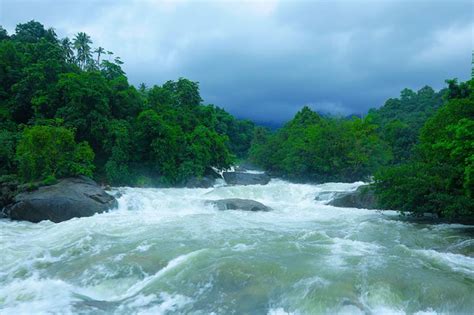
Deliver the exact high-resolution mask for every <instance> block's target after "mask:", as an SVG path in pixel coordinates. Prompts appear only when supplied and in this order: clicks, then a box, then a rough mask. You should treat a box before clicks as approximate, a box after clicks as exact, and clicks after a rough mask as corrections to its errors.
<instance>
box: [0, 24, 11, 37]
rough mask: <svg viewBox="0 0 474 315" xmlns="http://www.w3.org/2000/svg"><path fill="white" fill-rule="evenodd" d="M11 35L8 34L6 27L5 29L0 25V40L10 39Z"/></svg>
mask: <svg viewBox="0 0 474 315" xmlns="http://www.w3.org/2000/svg"><path fill="white" fill-rule="evenodd" d="M9 38H10V36H8V32H7V30H6V29H4V28H3V27H2V26H1V25H0V41H2V40H5V39H9Z"/></svg>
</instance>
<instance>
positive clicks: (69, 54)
mask: <svg viewBox="0 0 474 315" xmlns="http://www.w3.org/2000/svg"><path fill="white" fill-rule="evenodd" d="M61 47H62V48H63V51H64V56H65V57H66V61H67V62H74V50H73V47H72V42H71V40H70V39H69V38H68V37H66V38H63V39H62V40H61Z"/></svg>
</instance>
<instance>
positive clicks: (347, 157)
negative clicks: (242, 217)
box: [250, 107, 390, 182]
mask: <svg viewBox="0 0 474 315" xmlns="http://www.w3.org/2000/svg"><path fill="white" fill-rule="evenodd" d="M250 157H251V159H252V161H253V162H255V163H256V164H258V165H260V166H262V167H264V168H265V169H267V170H269V171H271V172H273V173H275V174H278V175H280V176H284V177H287V178H290V179H296V180H310V181H318V182H322V181H328V180H333V181H354V180H359V179H364V178H366V177H367V176H369V175H371V174H373V172H374V171H375V170H376V169H377V168H378V167H379V166H380V165H382V164H384V163H386V162H387V160H388V159H389V158H390V154H389V152H388V150H387V148H386V145H385V144H384V143H383V142H382V141H381V140H380V138H379V137H378V135H377V132H376V126H375V125H372V124H370V123H369V122H368V121H367V120H361V119H359V118H354V119H350V120H348V119H338V118H331V117H322V116H320V115H318V114H317V113H315V112H313V111H311V110H310V109H309V108H308V107H304V108H303V109H302V110H301V111H300V112H298V113H297V114H296V116H295V117H294V118H293V120H291V121H290V122H288V123H287V124H286V125H285V126H284V127H283V128H281V129H280V130H278V131H277V132H276V133H274V134H268V133H267V132H265V131H264V130H262V129H258V130H257V131H256V132H255V137H254V141H253V146H252V148H251V155H250Z"/></svg>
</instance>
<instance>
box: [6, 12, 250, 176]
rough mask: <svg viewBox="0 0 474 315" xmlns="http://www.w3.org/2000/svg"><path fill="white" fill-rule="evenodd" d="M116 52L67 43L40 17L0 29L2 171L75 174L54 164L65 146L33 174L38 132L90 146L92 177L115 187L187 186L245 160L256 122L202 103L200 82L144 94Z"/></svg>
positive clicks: (81, 36)
mask: <svg viewBox="0 0 474 315" xmlns="http://www.w3.org/2000/svg"><path fill="white" fill-rule="evenodd" d="M94 54H95V55H96V57H94ZM112 54H113V53H112V52H110V51H107V50H105V48H103V47H94V46H93V42H92V39H91V38H90V36H89V35H87V34H86V33H83V32H79V33H77V34H76V35H75V36H74V38H73V39H72V40H70V39H69V38H62V39H59V38H58V37H57V35H56V33H55V32H54V30H53V29H45V28H44V26H43V25H42V24H41V23H39V22H36V21H30V22H27V23H24V24H19V25H18V26H17V28H16V31H15V34H12V35H11V36H8V34H7V32H6V31H5V30H4V29H3V28H1V29H0V125H1V127H2V129H1V132H0V142H1V143H2V148H1V149H0V160H1V161H2V167H1V168H0V171H1V172H2V174H6V173H17V172H18V173H21V174H22V175H21V176H22V178H23V179H24V180H25V181H27V180H37V179H40V177H45V176H49V175H55V176H66V175H71V174H73V173H74V172H72V171H58V170H57V169H56V168H55V167H53V166H52V165H53V164H54V163H59V162H58V161H63V159H71V158H72V155H71V154H73V153H71V152H74V150H72V151H71V150H69V151H68V150H62V149H58V151H57V152H59V153H58V154H59V155H61V153H60V152H63V156H62V157H55V158H54V159H52V160H51V161H50V162H51V163H50V164H48V165H45V169H41V170H36V171H34V172H32V175H31V176H26V174H27V172H29V171H31V170H32V169H34V168H35V166H32V165H33V164H34V163H36V162H34V161H36V160H37V159H39V160H41V159H43V158H45V157H43V155H41V154H40V155H38V156H35V155H34V153H33V151H34V150H36V149H38V148H35V147H34V143H30V144H29V145H26V143H27V140H26V139H32V137H33V136H35V138H34V139H40V138H41V139H43V140H42V141H43V142H44V146H45V148H49V149H51V150H52V147H48V145H49V144H48V145H47V143H48V141H52V140H51V139H52V138H51V137H53V136H61V137H63V138H64V139H66V138H67V141H66V140H64V141H65V142H64V143H62V144H60V143H56V144H51V145H59V146H60V147H61V146H62V145H66V144H65V143H67V146H71V147H72V146H73V143H79V144H78V146H79V147H81V148H83V147H86V146H87V147H88V148H89V146H90V148H92V150H93V156H94V160H93V164H94V167H93V168H88V169H87V171H85V173H87V174H88V175H92V169H94V170H95V171H94V174H93V175H94V177H95V178H96V179H98V180H100V181H103V182H109V183H111V184H114V185H140V184H142V183H148V184H152V185H176V184H182V183H184V182H185V181H186V180H187V179H189V178H191V177H200V176H204V175H205V174H206V173H207V172H209V170H210V168H211V167H217V168H226V167H229V166H230V165H231V163H232V162H233V161H234V159H235V158H236V157H240V158H241V157H244V156H245V155H246V153H247V150H248V148H249V146H250V141H251V138H252V135H253V129H254V124H253V123H251V122H249V121H240V120H237V119H236V118H234V117H233V116H232V115H230V114H228V113H227V112H225V111H224V110H223V109H221V108H219V107H216V106H214V105H204V104H202V98H201V95H200V92H199V84H198V82H194V81H191V80H189V79H186V78H179V79H178V80H176V81H173V80H170V81H167V82H165V83H164V84H163V85H154V86H153V87H151V88H147V87H145V86H141V88H140V89H136V88H135V87H134V86H133V85H131V84H129V82H128V79H127V77H126V75H125V73H124V71H123V70H122V67H121V66H122V64H123V62H122V61H121V60H120V58H119V57H115V58H113V60H112V61H111V60H110V56H111V55H112ZM104 56H107V57H108V58H104ZM58 119H59V120H60V121H62V124H61V126H58V125H57V124H56V123H55V122H57V121H58ZM66 136H67V137H66ZM71 137H72V139H71ZM18 139H21V140H20V141H19V140H18ZM30 151H31V152H30ZM15 152H16V153H15ZM67 152H69V153H67ZM28 156H30V158H31V159H30V160H29V159H28ZM61 163H62V162H61ZM71 163H72V160H71ZM34 165H36V164H34ZM25 170H28V171H25ZM48 173H49V174H48Z"/></svg>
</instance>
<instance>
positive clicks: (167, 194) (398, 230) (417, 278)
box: [0, 179, 474, 315]
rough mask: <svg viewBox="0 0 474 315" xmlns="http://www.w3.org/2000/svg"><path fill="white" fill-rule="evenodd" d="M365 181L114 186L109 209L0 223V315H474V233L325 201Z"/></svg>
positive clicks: (469, 230)
mask: <svg viewBox="0 0 474 315" xmlns="http://www.w3.org/2000/svg"><path fill="white" fill-rule="evenodd" d="M360 184H362V183H352V184H343V183H327V184H322V185H303V184H291V183H288V182H285V181H282V180H275V179H274V180H272V181H271V182H270V183H269V184H268V185H265V186H259V185H257V186H232V187H228V186H227V187H226V186H223V185H217V186H216V187H214V188H210V189H185V188H179V189H178V188H173V189H145V188H117V189H115V190H114V192H115V193H118V192H120V193H121V194H122V196H121V197H120V198H119V199H118V200H119V209H117V210H112V211H110V212H108V213H103V214H97V215H95V216H93V217H87V218H77V219H73V220H69V221H66V222H62V223H59V224H54V223H51V222H49V221H43V222H41V223H38V224H33V223H29V222H12V221H9V220H0V233H1V238H0V249H1V254H0V255H1V262H0V313H1V314H22V313H24V314H36V313H48V314H51V313H59V314H68V313H72V314H109V313H114V314H226V315H227V314H272V315H276V314H420V315H421V314H472V312H473V311H474V239H473V235H474V227H468V226H463V225H454V224H450V225H448V224H441V225H424V224H415V223H408V222H402V221H400V220H397V219H396V218H397V213H396V212H393V211H384V212H380V211H374V210H363V209H344V208H335V207H332V206H327V205H324V204H323V202H321V201H315V197H316V196H318V195H321V196H326V198H330V196H331V194H328V192H332V191H349V190H354V189H356V188H357V187H358V186H359V185H360ZM222 198H248V199H254V200H257V201H260V202H262V203H264V204H265V205H267V206H270V207H271V208H273V211H270V212H244V211H235V210H231V211H218V210H216V209H214V208H213V207H212V206H211V205H209V204H207V203H206V202H205V201H206V200H210V199H222Z"/></svg>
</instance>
